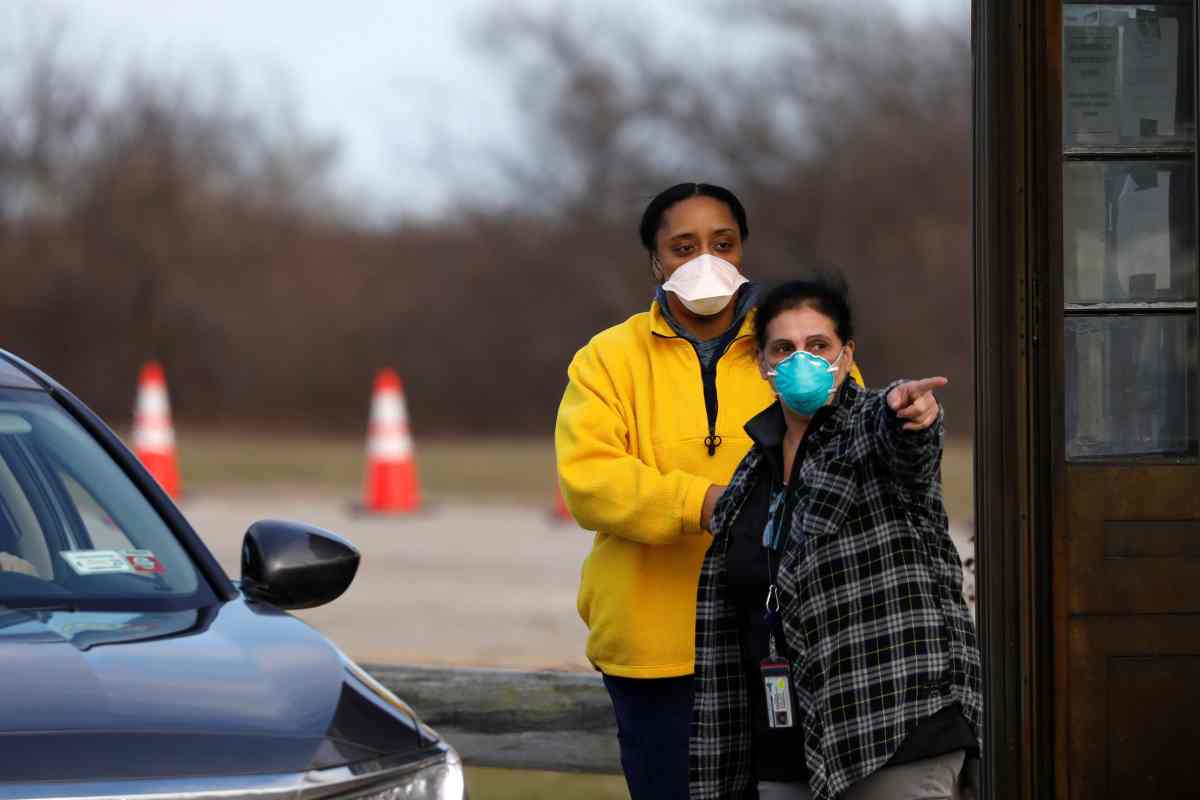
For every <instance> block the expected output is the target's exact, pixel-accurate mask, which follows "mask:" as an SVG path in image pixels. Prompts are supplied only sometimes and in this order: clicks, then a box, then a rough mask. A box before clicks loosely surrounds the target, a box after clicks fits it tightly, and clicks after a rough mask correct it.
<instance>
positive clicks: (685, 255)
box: [555, 183, 775, 800]
mask: <svg viewBox="0 0 1200 800" xmlns="http://www.w3.org/2000/svg"><path fill="white" fill-rule="evenodd" d="M639 234H640V236H641V241H642V244H643V245H644V246H645V247H646V250H647V252H648V254H649V256H650V265H651V272H652V274H653V275H654V277H655V278H656V280H658V281H659V282H660V285H659V287H658V291H657V293H656V297H655V300H654V302H653V303H652V304H651V306H650V310H649V311H647V312H644V313H641V314H636V315H634V316H633V317H630V318H629V319H628V320H626V321H625V322H623V323H621V324H619V325H616V326H614V327H612V328H609V329H608V330H605V331H602V332H601V333H599V334H597V335H596V336H595V337H594V338H593V339H592V340H591V341H590V342H589V343H588V344H587V345H586V346H585V347H584V348H583V349H581V350H580V351H579V352H578V353H576V355H575V358H574V359H573V360H572V362H571V365H570V367H569V369H568V371H567V376H568V384H567V389H566V392H565V394H564V395H563V399H562V404H561V405H560V407H559V411H558V423H557V427H556V431H555V446H556V450H557V457H558V473H559V482H560V485H561V487H562V492H563V498H564V499H565V500H566V503H567V507H568V508H569V509H570V511H571V514H572V515H573V516H574V517H575V519H576V521H577V522H578V523H579V524H580V525H581V526H582V527H583V528H585V529H587V530H592V531H595V532H596V536H595V541H594V543H593V545H592V551H591V553H590V554H589V555H588V557H587V560H586V561H585V562H584V565H583V574H582V579H581V585H580V589H579V603H578V604H579V614H580V616H581V617H582V618H583V621H584V622H585V623H586V624H587V626H588V645H587V655H588V659H589V660H590V661H591V663H592V664H593V665H594V666H595V667H596V668H597V669H599V670H600V671H601V672H602V673H603V674H604V683H605V686H606V687H607V688H608V691H609V695H610V697H611V698H612V701H613V708H614V711H615V712H616V717H617V729H618V734H619V738H620V746H621V766H622V768H623V769H624V772H625V778H626V781H627V783H628V784H629V790H630V794H631V795H632V798H633V800H642V799H643V798H654V800H672V799H673V798H686V797H687V792H688V774H687V770H688V752H687V748H688V725H689V721H690V715H691V706H692V664H693V655H694V652H695V646H694V639H695V620H696V585H697V581H698V578H699V574H700V565H701V562H702V561H703V559H704V554H705V551H706V550H707V549H708V545H709V542H710V538H709V536H708V533H707V529H708V522H709V518H710V516H711V514H712V508H713V506H714V505H715V503H716V499H717V498H718V497H719V496H720V493H721V491H722V490H723V489H724V484H725V483H726V482H727V481H728V480H729V478H730V476H731V475H732V474H733V471H734V469H735V468H736V466H737V465H738V462H739V461H740V460H741V459H742V457H743V456H745V455H746V453H747V452H748V451H749V449H750V445H751V442H750V439H749V437H748V436H747V435H746V433H745V431H744V430H743V429H742V426H743V425H744V424H745V423H746V421H747V420H749V419H750V418H751V417H753V416H754V415H755V414H757V413H759V412H760V411H762V410H763V409H764V408H766V407H767V406H769V405H770V404H771V403H773V402H774V400H775V397H774V395H773V394H772V393H771V389H770V386H769V385H768V384H767V383H766V382H765V381H762V380H761V379H760V378H759V374H758V366H757V363H756V361H755V351H754V340H753V335H752V334H753V324H752V312H751V309H752V307H753V302H754V301H753V294H754V289H753V287H752V286H751V285H749V284H748V283H747V282H746V281H745V278H743V277H742V275H741V265H742V245H743V242H744V241H745V240H746V238H747V236H748V235H749V228H748V225H747V222H746V212H745V210H744V209H743V207H742V204H741V203H740V202H739V201H738V199H737V197H736V196H734V194H733V193H732V192H730V191H729V190H727V189H724V188H722V187H719V186H713V185H710V184H703V183H683V184H679V185H677V186H672V187H671V188H670V189H667V190H665V191H664V192H662V193H661V194H659V195H658V196H657V197H655V198H654V199H653V200H651V201H650V204H649V205H648V206H647V208H646V210H645V213H644V214H643V216H642V222H641V225H640V229H639Z"/></svg>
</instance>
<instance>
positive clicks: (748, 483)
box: [690, 280, 982, 800]
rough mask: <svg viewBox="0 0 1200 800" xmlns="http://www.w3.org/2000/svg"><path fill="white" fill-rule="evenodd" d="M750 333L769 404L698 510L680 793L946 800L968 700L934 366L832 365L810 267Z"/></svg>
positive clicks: (975, 670) (976, 720)
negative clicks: (704, 534) (878, 375)
mask: <svg viewBox="0 0 1200 800" xmlns="http://www.w3.org/2000/svg"><path fill="white" fill-rule="evenodd" d="M754 333H755V340H756V343H757V346H758V358H759V365H760V369H761V372H762V375H763V378H764V379H765V380H768V381H769V382H770V383H771V385H772V387H773V389H774V390H775V393H776V395H777V396H778V400H777V401H776V402H775V403H774V404H772V405H771V406H770V407H769V408H767V409H766V410H765V411H763V412H762V413H761V414H759V415H758V416H756V417H754V418H753V419H752V420H751V421H750V422H749V423H747V425H746V431H747V433H749V434H750V437H751V438H752V439H753V441H754V446H753V447H752V449H751V450H750V452H749V454H748V455H747V456H746V457H745V458H744V459H743V461H742V462H741V465H740V466H739V467H738V469H737V472H736V473H735V474H734V476H733V479H732V480H731V482H730V484H729V487H728V489H727V490H726V491H725V493H724V495H723V496H722V497H721V499H720V501H719V503H718V504H717V507H716V510H715V512H714V515H713V521H712V531H713V543H712V547H711V548H710V549H709V551H708V554H707V556H706V557H705V561H704V565H703V568H702V571H701V575H700V586H699V592H698V597H697V614H696V672H695V705H694V710H693V714H692V733H691V744H690V784H691V796H692V798H695V799H696V800H700V799H702V798H753V797H755V796H760V797H762V798H763V799H764V800H766V798H771V797H778V798H788V797H792V798H809V797H811V798H815V799H816V800H833V798H848V799H849V800H868V799H870V800H873V799H874V798H894V797H911V798H943V797H945V798H949V797H950V796H951V793H952V791H953V787H954V784H955V783H956V781H957V778H958V773H959V771H960V770H961V769H962V764H963V760H964V757H965V755H966V754H967V753H968V752H972V751H976V750H977V748H978V739H977V736H978V731H979V730H980V722H981V716H982V702H981V697H980V664H979V651H978V645H977V643H976V638H975V629H974V624H973V622H972V621H971V616H970V612H969V611H968V609H967V606H966V603H965V601H964V600H963V596H962V570H961V565H960V563H959V558H958V553H957V551H956V549H955V547H954V543H953V542H952V541H951V539H950V536H949V532H948V525H947V520H946V513H945V509H944V507H943V504H942V489H941V476H940V463H941V452H942V435H943V427H942V410H941V408H940V406H939V404H938V402H937V400H936V399H935V397H934V395H933V390H934V389H935V388H939V387H940V386H943V385H945V383H946V381H945V379H944V378H931V379H928V380H924V381H911V382H897V383H895V384H892V385H891V386H889V387H888V388H887V389H884V390H882V391H868V390H864V389H862V388H860V387H859V386H858V385H857V384H855V382H854V381H852V380H846V376H847V375H848V374H849V372H850V369H851V367H852V365H853V359H854V333H853V321H852V315H851V310H850V306H849V303H848V301H847V298H846V290H845V287H844V285H840V284H838V283H835V282H833V281H830V280H816V281H796V282H792V283H787V284H783V285H782V286H780V287H778V288H776V289H775V290H773V291H772V292H770V293H769V294H768V295H767V296H766V297H765V298H763V300H762V302H761V304H760V306H759V310H758V314H757V317H756V319H755V330H754Z"/></svg>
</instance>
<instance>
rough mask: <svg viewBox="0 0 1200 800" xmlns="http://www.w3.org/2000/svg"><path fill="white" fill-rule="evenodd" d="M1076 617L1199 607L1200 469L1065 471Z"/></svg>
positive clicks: (1071, 603) (1070, 587)
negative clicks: (1067, 488)
mask: <svg viewBox="0 0 1200 800" xmlns="http://www.w3.org/2000/svg"><path fill="white" fill-rule="evenodd" d="M1067 485H1068V487H1069V490H1068V491H1069V497H1068V503H1067V508H1068V520H1067V526H1068V529H1067V536H1068V547H1067V552H1068V565H1067V574H1068V583H1067V601H1068V609H1069V612H1070V613H1071V614H1088V613H1090V614H1138V613H1160V612H1181V611H1183V612H1200V467H1197V466H1193V465H1155V466H1083V465H1077V464H1076V465H1070V466H1068V468H1067Z"/></svg>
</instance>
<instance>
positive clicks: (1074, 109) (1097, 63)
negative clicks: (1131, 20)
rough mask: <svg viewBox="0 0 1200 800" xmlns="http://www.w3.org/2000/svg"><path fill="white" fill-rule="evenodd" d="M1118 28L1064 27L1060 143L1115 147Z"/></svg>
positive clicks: (1118, 53)
mask: <svg viewBox="0 0 1200 800" xmlns="http://www.w3.org/2000/svg"><path fill="white" fill-rule="evenodd" d="M1119 57H1120V28H1119V27H1117V26H1116V25H1066V26H1064V27H1063V139H1064V141H1065V142H1066V143H1067V144H1116V143H1117V142H1118V140H1119V138H1120V107H1119V105H1118V102H1117V93H1118V91H1119V82H1120V70H1119Z"/></svg>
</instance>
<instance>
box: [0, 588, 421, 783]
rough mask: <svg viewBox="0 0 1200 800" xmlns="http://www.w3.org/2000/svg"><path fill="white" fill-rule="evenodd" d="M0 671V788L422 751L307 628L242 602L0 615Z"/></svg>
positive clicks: (321, 764) (414, 729)
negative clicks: (124, 610) (148, 609)
mask: <svg viewBox="0 0 1200 800" xmlns="http://www.w3.org/2000/svg"><path fill="white" fill-rule="evenodd" d="M0 664H3V665H4V670H3V674H2V675H0V709H3V710H4V713H3V714H2V715H0V747H2V748H3V752H4V757H3V758H2V759H0V781H27V780H55V781H59V780H103V779H139V778H164V777H179V776H202V775H234V774H255V773H257V774H271V773H286V772H302V771H306V770H309V769H324V768H328V767H333V766H339V765H342V764H347V763H352V762H356V761H362V760H366V759H373V758H378V757H380V756H383V755H396V754H402V753H405V752H412V753H413V754H414V755H416V754H419V753H421V752H424V751H427V750H428V749H429V747H430V746H431V744H432V743H433V740H432V739H431V734H430V733H429V732H428V729H423V726H421V725H420V723H419V721H418V720H416V719H415V718H414V717H413V715H412V714H411V711H410V710H409V709H407V707H406V706H404V705H403V704H402V703H400V702H398V701H396V700H395V698H393V697H391V695H390V694H388V693H387V692H386V690H383V689H382V688H381V687H379V686H378V685H377V684H373V682H371V680H370V678H369V677H368V676H365V675H363V674H362V673H361V671H360V670H358V669H357V668H356V667H354V666H353V665H352V664H351V663H350V662H349V660H348V659H345V657H344V656H342V655H341V653H340V652H339V651H338V650H337V648H336V647H334V646H333V645H332V644H331V643H330V642H329V641H328V640H327V639H325V638H324V637H323V636H321V635H320V634H319V633H318V632H316V631H315V630H313V629H312V628H310V627H308V626H307V625H305V624H304V623H303V622H301V621H299V620H297V619H295V618H294V617H291V616H290V615H287V614H285V613H283V612H280V611H278V610H276V609H274V608H272V607H270V606H263V605H258V604H252V603H247V602H245V601H244V600H243V599H237V600H234V601H231V602H228V603H225V604H223V605H220V606H216V607H212V608H206V609H199V610H190V611H172V612H162V613H107V612H103V613H101V612H64V611H0Z"/></svg>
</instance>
